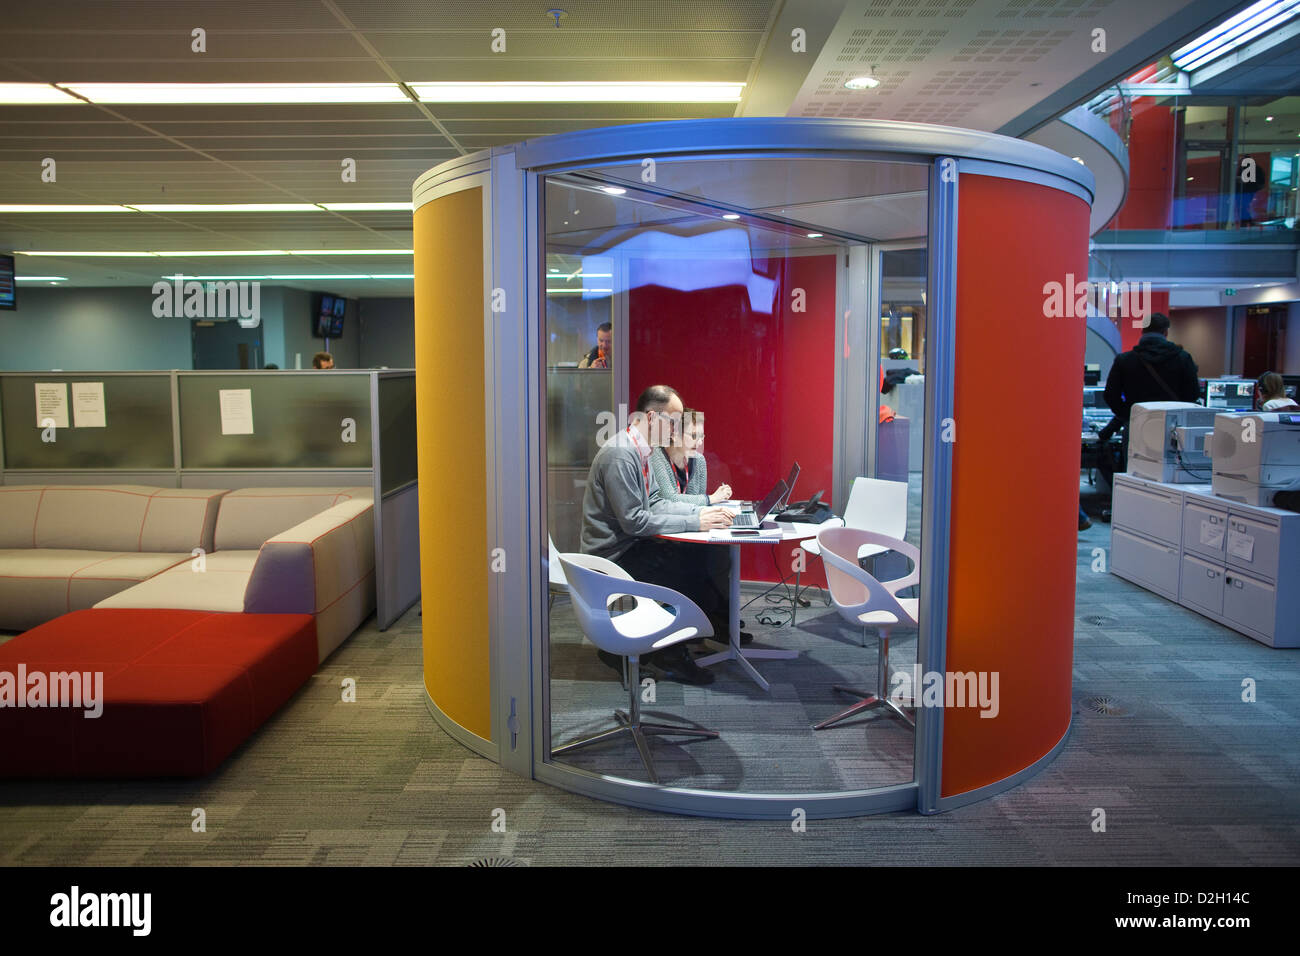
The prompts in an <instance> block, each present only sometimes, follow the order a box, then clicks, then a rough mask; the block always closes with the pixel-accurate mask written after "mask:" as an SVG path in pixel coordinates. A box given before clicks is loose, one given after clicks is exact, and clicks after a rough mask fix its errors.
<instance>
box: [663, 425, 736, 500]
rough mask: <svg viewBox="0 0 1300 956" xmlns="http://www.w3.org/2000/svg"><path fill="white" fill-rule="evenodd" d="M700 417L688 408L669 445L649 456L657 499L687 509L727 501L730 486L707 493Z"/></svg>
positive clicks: (719, 487) (702, 431)
mask: <svg viewBox="0 0 1300 956" xmlns="http://www.w3.org/2000/svg"><path fill="white" fill-rule="evenodd" d="M703 444H704V413H703V412H697V411H695V410H694V409H692V408H688V409H686V410H685V411H684V412H682V419H681V425H680V426H678V427H676V428H674V429H673V438H672V444H671V445H668V446H667V447H661V448H656V449H655V450H654V452H653V453H652V454H651V456H650V469H651V471H652V472H653V474H654V478H655V484H656V485H657V487H658V489H659V497H660V498H662V499H664V500H665V501H682V502H685V503H686V504H690V505H702V506H704V507H707V506H709V505H713V504H717V503H718V502H719V501H728V500H730V499H731V486H730V485H727V484H723V485H719V486H718V488H717V490H715V491H714V492H713V494H711V495H710V494H708V493H707V488H708V473H707V467H706V465H705V463H704V453H703V452H702V451H701V450H700V448H701V446H702V445H703Z"/></svg>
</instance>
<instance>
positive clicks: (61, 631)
mask: <svg viewBox="0 0 1300 956" xmlns="http://www.w3.org/2000/svg"><path fill="white" fill-rule="evenodd" d="M316 666H317V656H316V625H315V621H314V619H313V618H312V616H311V615H310V614H214V613H211V612H208V611H176V610H160V609H131V608H122V609H117V608H102V609H91V610H87V611H74V612H72V613H71V614H64V615H63V616H62V617H58V618H55V619H54V620H52V621H49V622H47V623H45V624H42V625H40V626H39V627H35V628H32V629H31V630H30V631H27V632H25V633H24V634H22V635H20V636H19V637H16V638H14V639H13V640H11V641H9V642H8V643H7V644H3V645H0V777H198V776H202V775H203V774H206V773H210V772H211V771H212V770H214V769H216V767H217V766H218V765H219V764H220V763H221V762H222V761H223V760H225V759H226V757H228V756H230V754H231V752H232V751H233V750H234V749H235V748H236V747H238V746H239V745H240V744H241V743H243V741H244V740H245V739H247V737H248V736H249V735H250V734H251V733H252V732H253V731H254V730H256V729H257V728H258V727H260V726H261V725H262V723H263V721H265V720H266V719H267V718H268V717H270V716H271V715H272V714H273V713H275V712H276V710H278V709H279V708H280V706H281V705H282V704H283V703H284V702H285V701H286V700H288V699H289V698H290V697H291V696H292V695H293V693H294V691H296V690H297V689H298V688H299V687H301V686H302V685H303V684H304V683H305V682H306V680H307V678H308V677H310V676H311V675H312V674H313V673H315V671H316ZM20 667H21V671H20ZM96 671H101V672H103V685H102V687H103V690H102V706H103V712H102V714H101V715H100V716H99V717H87V716H86V714H87V713H88V710H89V705H88V704H87V703H86V701H85V699H84V697H83V699H82V700H81V705H80V706H60V707H53V706H49V704H50V703H52V702H53V701H54V700H55V699H56V698H57V699H59V700H62V701H63V702H65V703H66V702H67V701H69V700H70V699H71V698H73V697H74V694H75V691H76V690H78V689H79V684H80V681H79V680H78V681H74V680H73V679H71V678H70V677H69V676H67V675H70V674H71V673H73V672H80V673H86V672H89V673H91V674H93V673H94V672H96ZM20 673H25V674H26V675H27V678H26V682H25V683H26V687H27V696H26V697H24V701H25V702H29V703H34V702H35V701H36V700H37V699H38V698H36V697H34V696H32V695H33V688H34V687H37V686H39V685H40V683H41V682H42V680H43V681H44V682H45V683H46V684H47V690H46V695H45V697H44V700H45V702H46V706H41V707H37V706H24V707H18V706H16V699H15V696H14V695H15V691H16V690H17V691H18V692H21V688H18V687H17V685H18V676H19V674H20ZM56 673H57V674H62V675H64V676H63V677H62V678H57V677H51V676H49V675H53V674H56ZM33 675H45V676H44V677H43V678H42V677H39V676H37V677H34V676H33ZM93 682H94V679H93V677H92V678H91V679H90V680H89V681H88V682H87V683H88V685H90V686H88V687H87V688H86V692H87V694H90V695H93ZM56 687H57V690H56Z"/></svg>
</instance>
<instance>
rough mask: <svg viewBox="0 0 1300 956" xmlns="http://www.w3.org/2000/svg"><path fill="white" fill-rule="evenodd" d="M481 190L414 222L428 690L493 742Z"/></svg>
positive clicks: (437, 205)
mask: <svg viewBox="0 0 1300 956" xmlns="http://www.w3.org/2000/svg"><path fill="white" fill-rule="evenodd" d="M483 281H484V280H483V190H482V188H480V187H475V188H472V189H465V190H461V191H460V192H455V193H450V194H448V195H446V196H442V197H441V198H438V199H435V200H433V201H432V202H429V203H426V204H424V205H423V206H421V207H420V208H419V209H417V210H416V211H415V398H416V406H417V419H416V434H417V443H418V450H419V461H420V464H419V475H420V586H421V589H422V592H423V601H424V609H425V612H426V613H425V614H424V628H423V629H424V686H425V688H426V689H427V690H428V692H429V696H430V698H432V700H433V702H434V703H435V704H437V705H438V708H439V709H440V710H441V711H442V712H443V713H444V714H446V715H447V716H448V717H450V718H451V719H452V720H454V721H456V723H458V724H460V725H461V726H462V727H464V728H465V729H466V730H468V731H470V732H471V733H474V734H477V735H478V736H480V737H483V738H484V739H488V740H490V739H491V737H492V720H491V711H490V706H489V705H490V689H491V683H490V663H489V661H490V657H489V646H488V626H489V616H488V573H489V571H488V551H487V489H488V481H487V475H486V470H487V466H486V462H487V439H486V428H485V420H484V419H485V414H484V398H483V395H484V370H483V369H484V360H483V348H484V343H483V304H484V301H485V300H484V288H483Z"/></svg>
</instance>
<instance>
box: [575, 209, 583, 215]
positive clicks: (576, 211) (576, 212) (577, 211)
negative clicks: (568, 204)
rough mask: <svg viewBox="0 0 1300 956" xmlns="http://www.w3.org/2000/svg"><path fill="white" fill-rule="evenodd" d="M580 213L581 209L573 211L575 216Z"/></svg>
mask: <svg viewBox="0 0 1300 956" xmlns="http://www.w3.org/2000/svg"><path fill="white" fill-rule="evenodd" d="M579 212H581V210H580V209H575V210H573V214H574V215H575V216H576V215H577V214H578V213H579Z"/></svg>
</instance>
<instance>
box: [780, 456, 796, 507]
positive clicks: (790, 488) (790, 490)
mask: <svg viewBox="0 0 1300 956" xmlns="http://www.w3.org/2000/svg"><path fill="white" fill-rule="evenodd" d="M798 480H799V463H798V462H797V461H796V462H795V463H794V464H793V465H791V466H790V474H789V476H788V477H787V478H786V479H785V483H786V489H785V497H784V498H782V499H781V500H780V501H779V502H778V503H777V506H776V510H777V511H784V510H785V509H786V508H787V507H788V506H789V504H790V498H791V497H792V496H793V495H794V483H795V482H796V481H798Z"/></svg>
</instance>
